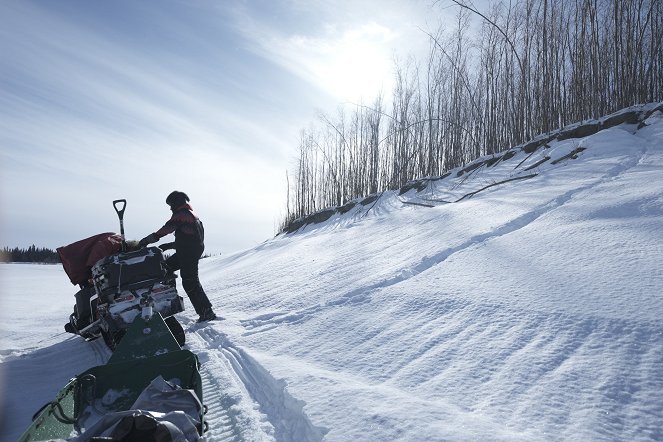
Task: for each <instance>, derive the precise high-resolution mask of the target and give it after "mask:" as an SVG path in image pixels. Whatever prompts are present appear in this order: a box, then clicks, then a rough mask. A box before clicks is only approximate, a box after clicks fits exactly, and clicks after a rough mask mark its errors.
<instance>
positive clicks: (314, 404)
mask: <svg viewBox="0 0 663 442" xmlns="http://www.w3.org/2000/svg"><path fill="white" fill-rule="evenodd" d="M547 144H548V147H545V148H541V149H538V150H536V151H535V152H533V153H532V152H529V153H528V152H526V151H521V150H518V151H514V154H513V156H511V155H510V156H509V158H508V160H507V159H505V160H503V161H502V160H500V161H487V160H490V158H484V159H480V160H478V161H477V163H481V164H480V165H479V166H477V167H475V168H466V169H465V171H464V172H463V173H462V174H460V173H459V172H460V170H456V171H452V173H450V174H449V175H448V176H446V177H444V178H440V179H430V180H427V181H426V183H425V186H420V187H418V189H419V190H417V188H413V189H411V190H409V191H407V192H405V193H402V194H399V193H400V192H398V191H393V192H386V193H385V194H383V195H382V196H381V197H380V198H379V199H378V200H377V201H376V202H375V204H374V205H373V203H371V204H366V205H362V204H357V205H356V206H355V207H353V208H352V209H351V210H349V211H347V212H346V213H344V214H338V213H337V214H335V215H334V216H331V217H330V218H329V219H328V220H327V221H326V222H324V223H319V224H310V225H307V226H304V227H302V228H301V229H300V230H299V231H298V232H297V233H294V234H288V235H280V236H278V237H276V238H274V239H271V240H268V241H266V242H265V243H263V244H262V245H260V246H258V247H256V248H254V249H251V250H247V251H244V252H242V253H238V254H235V255H232V256H228V257H216V258H209V259H205V260H203V261H202V262H201V276H202V279H203V285H204V286H205V287H206V289H207V291H208V293H209V296H210V299H211V300H212V302H213V303H214V305H215V309H216V310H217V312H218V313H221V314H222V315H223V316H225V318H226V319H225V320H224V321H218V322H213V323H211V324H210V325H207V326H203V327H200V326H197V325H195V324H194V322H193V318H194V314H193V311H192V309H191V308H190V306H188V310H187V311H186V312H185V313H183V314H181V315H180V319H181V322H183V323H184V326H185V328H186V329H187V333H188V336H187V339H188V346H189V348H190V349H191V350H193V351H195V352H196V353H197V354H198V355H199V356H200V359H201V362H202V376H203V380H204V383H205V402H207V404H208V405H209V407H210V411H209V414H208V419H209V421H210V427H211V431H210V433H209V435H208V440H211V441H216V440H282V441H289V440H293V441H300V440H320V439H324V440H328V441H348V440H361V441H386V440H408V441H433V440H472V439H474V440H578V441H581V440H582V441H584V440H661V439H663V395H661V393H660V392H661V391H663V323H662V322H661V320H660V318H661V317H663V297H662V296H661V295H662V293H663V271H662V270H661V262H662V261H663V113H661V112H655V113H654V114H652V115H651V116H650V117H649V118H648V119H647V121H646V125H645V126H643V127H638V125H637V124H633V125H630V124H622V125H619V126H615V127H611V128H608V129H605V130H601V131H599V132H598V133H596V134H594V135H591V136H587V137H584V138H567V139H565V140H563V141H555V140H549V141H548V143H547ZM579 147H580V148H584V150H582V149H578V148H579ZM570 153H575V154H574V155H573V156H571V155H568V154H570ZM545 157H549V159H548V160H546V161H545V162H541V160H543V159H544V158H545ZM557 160H559V161H557ZM532 166H534V167H532ZM532 175H534V176H532ZM526 177H527V178H526ZM513 178H521V179H517V180H512V179H513ZM507 180H511V181H507ZM497 183H501V184H497ZM481 189H483V190H481ZM479 190H480V191H479ZM476 191H479V192H478V193H476V194H474V195H473V196H471V197H469V196H468V197H465V198H463V197H464V196H465V195H469V194H471V193H472V192H476ZM456 201H457V202H456ZM413 203H415V204H413ZM208 228H212V227H208ZM0 278H2V283H3V287H2V293H3V300H2V311H3V320H2V336H3V341H2V344H1V350H0V351H1V353H0V354H1V357H2V365H1V367H2V369H3V371H4V374H5V376H6V381H7V382H6V384H5V387H4V388H5V394H4V396H5V397H6V399H7V402H6V403H5V415H6V416H8V417H9V419H7V420H6V422H5V428H4V429H3V430H2V432H1V434H2V436H1V437H0V439H2V440H14V439H16V437H17V436H18V435H19V434H20V433H21V431H22V430H23V429H24V428H25V427H26V426H27V425H28V422H29V418H30V415H31V414H32V412H34V411H36V409H38V408H39V406H41V405H42V404H43V403H44V402H46V401H48V400H50V399H51V398H52V397H53V396H54V395H55V393H56V392H57V390H58V389H59V388H60V386H62V385H63V384H64V382H65V381H66V380H67V378H68V377H71V376H73V375H75V374H76V373H78V372H80V371H83V370H84V369H85V368H87V367H89V366H91V365H96V364H100V363H103V361H104V360H105V358H107V357H108V353H107V351H106V350H105V349H104V348H103V346H102V345H101V343H92V344H90V343H84V342H81V341H80V340H79V339H76V338H74V337H68V336H66V335H64V334H59V333H60V330H61V326H62V324H63V323H64V320H65V319H66V317H67V315H68V313H69V310H70V308H71V304H72V301H73V298H71V295H72V294H73V290H72V287H71V286H67V281H66V276H65V275H64V272H62V271H61V270H60V269H59V268H58V267H54V266H47V267H45V266H21V265H3V266H0ZM19 309H21V310H20V312H21V315H22V317H16V316H17V315H13V314H12V315H9V314H8V311H9V310H14V311H16V310H19Z"/></svg>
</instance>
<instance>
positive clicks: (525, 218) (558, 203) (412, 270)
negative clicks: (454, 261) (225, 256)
mask: <svg viewBox="0 0 663 442" xmlns="http://www.w3.org/2000/svg"><path fill="white" fill-rule="evenodd" d="M646 152H647V150H646V148H645V147H643V148H642V149H641V151H640V153H639V155H638V156H637V157H636V158H630V159H629V161H628V162H626V163H625V164H618V165H617V166H615V167H613V168H612V169H610V170H608V172H607V173H606V174H604V175H603V176H602V177H600V178H599V179H597V180H595V181H593V182H591V183H588V184H586V185H584V186H580V187H578V188H575V189H572V190H570V191H568V192H566V193H564V194H562V195H560V196H558V197H556V198H554V199H553V200H551V201H548V202H546V203H545V204H542V205H540V206H538V207H535V208H533V209H531V210H530V211H529V212H527V213H525V214H523V215H521V216H519V217H517V218H514V219H513V220H511V221H509V222H507V223H505V224H503V225H502V226H500V227H497V228H495V229H494V230H492V231H490V232H488V233H483V234H480V235H476V236H474V237H472V238H470V239H468V240H467V241H465V242H464V243H462V244H460V245H458V246H456V247H452V248H448V249H445V250H443V251H441V252H440V253H437V254H435V255H433V256H427V257H424V258H423V259H422V260H421V261H419V262H418V263H417V264H415V265H413V266H411V267H409V268H405V269H402V270H401V271H400V272H398V273H397V274H396V275H395V276H393V277H391V278H387V279H384V280H382V281H379V282H376V283H374V284H370V285H367V286H365V287H361V288H357V289H354V290H351V291H349V292H348V293H346V294H344V295H342V296H341V297H340V298H338V299H336V300H332V301H327V302H325V303H324V304H317V305H314V306H311V307H308V308H305V309H302V310H298V311H296V312H294V313H293V312H273V313H268V314H263V315H260V316H257V317H255V318H252V319H247V320H242V321H240V323H241V324H242V326H243V327H244V328H245V329H247V330H249V331H247V332H246V333H245V335H251V334H254V333H262V332H265V331H269V330H272V329H273V328H275V327H277V326H280V325H286V324H299V323H302V322H304V321H306V320H308V319H310V318H312V317H313V316H315V315H317V314H319V313H322V312H323V311H325V310H327V309H330V308H335V307H342V306H346V305H351V304H356V305H359V304H364V303H368V302H370V301H371V299H372V297H371V293H373V292H375V291H378V290H381V289H384V288H387V287H391V286H394V285H396V284H399V283H401V282H404V281H407V280H408V279H410V278H414V277H416V276H417V275H419V274H421V273H423V272H425V271H427V270H429V269H431V268H434V267H435V266H437V265H439V264H441V263H443V262H444V261H446V260H447V259H448V258H449V257H451V256H452V255H454V254H455V253H458V252H462V251H464V250H467V249H469V248H472V247H475V246H477V245H479V244H482V243H485V242H486V241H490V240H493V239H497V238H500V237H502V236H505V235H508V234H511V233H514V232H516V231H518V230H521V229H523V228H525V227H527V226H528V225H530V224H531V223H533V222H534V221H536V220H537V219H539V218H541V217H542V216H545V215H546V214H549V213H551V212H553V211H554V210H556V209H558V208H560V207H562V206H563V205H565V204H566V203H568V202H569V201H571V200H572V199H573V198H574V197H576V196H577V195H580V194H582V193H584V192H586V191H588V190H591V189H592V188H595V187H597V186H600V185H602V184H603V183H605V182H608V181H611V180H614V179H617V178H618V177H619V176H620V175H622V174H624V173H626V172H627V171H628V170H630V169H632V168H634V167H636V166H637V165H638V164H640V162H641V161H642V159H643V157H644V155H645V154H646ZM558 167H562V166H557V167H556V168H558Z"/></svg>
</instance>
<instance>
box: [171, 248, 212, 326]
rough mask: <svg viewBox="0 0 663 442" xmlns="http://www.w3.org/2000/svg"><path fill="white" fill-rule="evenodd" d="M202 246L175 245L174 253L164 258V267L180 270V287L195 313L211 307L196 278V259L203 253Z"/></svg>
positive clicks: (201, 312) (200, 312) (200, 313)
mask: <svg viewBox="0 0 663 442" xmlns="http://www.w3.org/2000/svg"><path fill="white" fill-rule="evenodd" d="M203 250H204V248H203V247H202V246H189V245H187V246H179V245H176V246H175V254H173V256H171V257H169V258H168V259H166V267H168V270H170V271H171V272H174V271H176V270H179V271H180V277H181V278H182V287H183V288H184V291H185V292H186V294H187V296H188V297H189V299H190V300H191V304H193V308H194V309H195V310H196V313H198V314H199V315H202V314H203V312H204V311H205V310H207V309H209V308H211V307H212V303H210V302H209V299H208V298H207V294H206V293H205V290H203V286H202V285H200V279H198V261H199V260H200V257H201V256H202V255H203Z"/></svg>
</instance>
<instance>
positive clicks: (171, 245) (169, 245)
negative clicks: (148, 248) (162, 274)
mask: <svg viewBox="0 0 663 442" xmlns="http://www.w3.org/2000/svg"><path fill="white" fill-rule="evenodd" d="M159 248H160V249H161V250H162V251H164V252H165V251H166V250H171V249H174V248H175V243H174V242H167V243H163V244H160V245H159Z"/></svg>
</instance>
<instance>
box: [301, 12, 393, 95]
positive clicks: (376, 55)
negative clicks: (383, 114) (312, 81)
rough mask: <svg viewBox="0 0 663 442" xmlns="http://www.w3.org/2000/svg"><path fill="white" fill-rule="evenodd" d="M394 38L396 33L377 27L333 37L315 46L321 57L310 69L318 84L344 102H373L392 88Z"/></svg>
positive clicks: (363, 28) (361, 28)
mask: <svg viewBox="0 0 663 442" xmlns="http://www.w3.org/2000/svg"><path fill="white" fill-rule="evenodd" d="M393 38H394V34H393V32H392V31H390V30H389V29H388V28H385V27H383V26H380V25H377V24H370V25H364V26H362V27H360V28H358V29H355V30H352V31H346V32H345V33H343V34H342V35H341V36H340V38H335V39H332V38H331V37H330V36H329V37H327V39H325V40H324V41H317V44H316V45H315V46H313V48H314V49H315V50H316V52H317V54H316V55H317V57H315V62H314V63H312V65H311V66H310V70H311V71H312V74H313V75H314V76H315V77H316V81H317V82H318V83H319V84H320V85H321V86H322V87H323V88H324V89H325V90H327V91H328V92H329V93H330V94H331V95H333V96H334V97H335V98H337V99H338V100H340V101H350V102H358V101H360V100H361V99H364V100H371V99H373V98H374V97H375V96H377V94H379V93H380V92H381V91H388V90H390V88H391V84H392V76H393V75H392V74H393V61H392V51H391V49H390V45H389V43H390V41H391V40H392V39H393ZM308 43H309V44H311V41H310V40H309V41H308ZM309 49H311V46H309Z"/></svg>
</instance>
